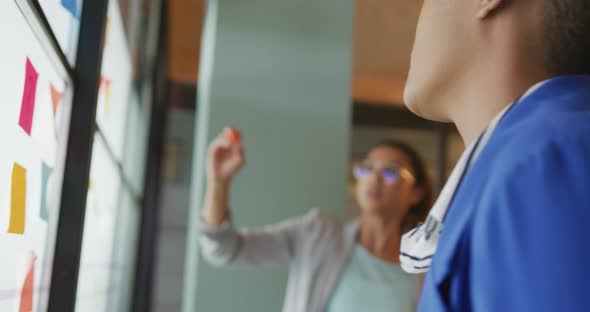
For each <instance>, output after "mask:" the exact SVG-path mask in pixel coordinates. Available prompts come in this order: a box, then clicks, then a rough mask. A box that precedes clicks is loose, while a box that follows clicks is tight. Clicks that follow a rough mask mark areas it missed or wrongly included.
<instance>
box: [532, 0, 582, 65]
mask: <svg viewBox="0 0 590 312" xmlns="http://www.w3.org/2000/svg"><path fill="white" fill-rule="evenodd" d="M544 1H545V8H544V9H545V16H544V28H545V29H544V36H543V40H545V42H544V44H545V49H546V54H545V63H546V67H547V70H548V71H549V73H551V74H555V75H571V74H590V0H544Z"/></svg>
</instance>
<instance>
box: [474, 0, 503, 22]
mask: <svg viewBox="0 0 590 312" xmlns="http://www.w3.org/2000/svg"><path fill="white" fill-rule="evenodd" d="M476 1H477V15H476V17H477V18H478V19H486V18H488V17H490V16H492V15H493V14H494V13H496V11H498V10H499V9H500V6H501V5H502V4H504V2H505V1H507V0H476Z"/></svg>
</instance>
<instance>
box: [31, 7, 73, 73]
mask: <svg viewBox="0 0 590 312" xmlns="http://www.w3.org/2000/svg"><path fill="white" fill-rule="evenodd" d="M38 1H39V4H40V5H41V9H42V10H43V14H44V15H45V17H46V18H47V21H48V22H49V26H51V30H52V31H53V34H54V35H55V37H56V39H57V42H58V43H59V45H60V47H61V49H62V51H63V52H64V54H65V55H66V57H67V58H68V61H69V62H70V64H72V65H73V64H74V62H75V61H76V59H75V57H76V48H77V46H78V31H79V28H80V14H81V9H82V1H83V0H38Z"/></svg>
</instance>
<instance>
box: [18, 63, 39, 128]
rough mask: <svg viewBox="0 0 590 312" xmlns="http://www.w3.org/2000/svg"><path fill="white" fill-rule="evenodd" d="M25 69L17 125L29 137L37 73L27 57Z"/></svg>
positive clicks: (33, 111) (31, 126)
mask: <svg viewBox="0 0 590 312" xmlns="http://www.w3.org/2000/svg"><path fill="white" fill-rule="evenodd" d="M26 66H27V69H26V73H25V87H24V90H23V99H22V104H21V108H20V119H19V122H18V124H19V125H20V126H21V128H23V130H25V132H26V133H27V134H28V135H31V129H32V128H33V114H34V113H35V94H36V93H37V80H38V78H39V73H37V70H36V69H35V67H34V66H33V63H31V60H29V58H28V57H27V65H26Z"/></svg>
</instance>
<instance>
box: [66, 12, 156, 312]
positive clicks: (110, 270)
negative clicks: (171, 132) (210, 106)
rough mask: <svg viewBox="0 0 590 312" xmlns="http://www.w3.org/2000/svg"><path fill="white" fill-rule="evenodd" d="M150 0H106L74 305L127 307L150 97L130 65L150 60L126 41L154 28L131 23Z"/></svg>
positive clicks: (87, 309) (139, 42)
mask: <svg viewBox="0 0 590 312" xmlns="http://www.w3.org/2000/svg"><path fill="white" fill-rule="evenodd" d="M156 3H157V2H156V1H153V2H148V1H131V2H130V1H110V2H109V8H108V15H107V24H106V33H105V43H104V50H103V63H102V70H101V79H100V88H99V96H98V103H97V111H96V124H97V130H96V135H95V141H94V142H95V143H94V148H93V153H92V161H91V171H90V181H89V186H88V200H87V208H86V217H85V225H84V236H83V241H82V255H81V264H80V275H79V282H78V295H77V303H76V311H84V312H91V311H109V312H110V311H128V310H129V309H130V302H131V301H130V298H131V294H132V282H133V277H134V273H135V261H136V253H137V243H138V232H139V223H140V216H141V214H140V209H141V199H142V198H143V181H144V175H145V162H146V149H147V142H148V128H149V122H150V120H149V117H150V112H151V102H152V101H151V97H150V96H149V95H150V92H148V91H149V89H150V84H149V83H148V81H150V78H151V77H149V75H148V76H147V77H142V76H141V75H139V74H138V72H137V68H138V67H143V66H146V67H151V66H153V64H148V63H149V62H148V60H147V59H145V58H140V57H139V56H138V54H134V52H135V51H134V50H132V48H131V47H132V46H141V47H143V48H144V49H145V50H148V48H147V47H146V44H147V41H146V40H145V38H147V37H149V36H156V35H157V27H150V25H147V26H146V27H143V28H140V27H139V26H140V25H139V24H140V23H143V22H144V19H142V18H140V17H141V16H146V15H148V16H149V13H150V10H151V9H153V8H154V7H155V6H156ZM122 8H125V10H122ZM138 10H139V11H138ZM142 26H145V25H142ZM140 29H142V33H144V34H143V35H142V36H139V35H138V32H139V30H140ZM150 31H151V33H150ZM153 48H155V47H153ZM149 61H151V63H153V59H152V60H149ZM141 78H147V79H141Z"/></svg>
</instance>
